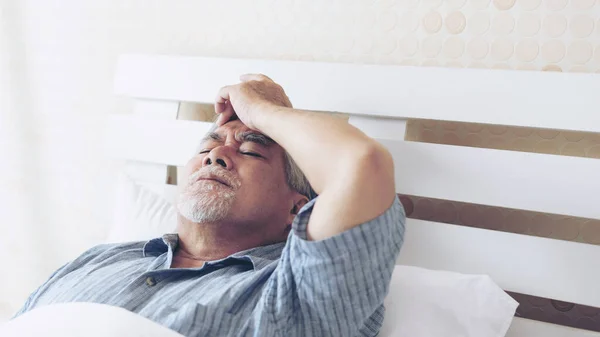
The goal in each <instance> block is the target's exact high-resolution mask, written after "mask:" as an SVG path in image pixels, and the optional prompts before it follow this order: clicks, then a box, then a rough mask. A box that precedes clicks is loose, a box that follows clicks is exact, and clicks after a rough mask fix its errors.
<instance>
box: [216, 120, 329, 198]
mask: <svg viewBox="0 0 600 337" xmlns="http://www.w3.org/2000/svg"><path fill="white" fill-rule="evenodd" d="M216 129H217V123H213V125H211V127H210V130H208V132H207V134H210V133H211V132H214V131H215V130H216ZM283 152H284V155H283V161H284V169H285V180H286V182H287V184H288V186H289V187H290V188H291V189H292V190H294V191H296V192H298V193H300V194H302V195H303V196H305V197H307V198H308V200H311V199H313V198H315V197H317V193H316V192H315V190H314V189H313V188H312V186H311V185H310V182H308V178H306V176H305V175H304V172H302V170H301V169H300V167H299V166H298V164H296V162H295V161H294V159H293V158H292V156H291V155H290V154H289V153H288V152H287V151H286V150H285V149H283Z"/></svg>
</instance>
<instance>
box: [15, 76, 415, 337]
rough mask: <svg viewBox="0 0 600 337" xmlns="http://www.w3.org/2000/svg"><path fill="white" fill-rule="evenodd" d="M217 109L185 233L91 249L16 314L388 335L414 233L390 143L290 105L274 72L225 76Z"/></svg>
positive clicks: (195, 167)
mask: <svg viewBox="0 0 600 337" xmlns="http://www.w3.org/2000/svg"><path fill="white" fill-rule="evenodd" d="M215 110H216V112H217V114H218V115H219V116H218V120H217V122H216V128H215V129H214V130H213V131H212V132H210V133H209V134H208V135H207V136H206V137H205V139H203V141H202V144H201V147H200V149H199V151H198V153H197V154H196V155H195V156H194V157H193V158H192V159H191V160H190V161H189V162H188V164H187V165H186V167H185V172H186V174H185V178H186V181H185V182H184V184H183V185H182V188H181V192H180V195H179V200H178V204H177V208H178V211H179V221H178V227H177V234H165V235H164V236H163V237H161V238H156V239H153V240H150V241H147V242H133V243H123V244H107V245H100V246H97V247H94V248H92V249H90V250H89V251H87V252H85V253H84V254H83V255H81V256H80V257H78V258H77V259H75V260H74V261H72V262H70V263H68V264H67V265H65V266H63V267H62V268H60V269H59V270H58V271H56V272H55V273H54V274H53V275H52V276H51V277H50V278H49V280H48V281H47V282H46V283H45V284H43V285H42V286H41V287H40V288H39V289H38V290H37V291H35V292H34V293H33V294H32V295H31V297H30V298H29V299H28V300H27V303H26V304H25V306H24V307H23V309H22V310H21V311H20V312H19V314H22V313H24V312H26V311H29V310H31V309H33V308H36V307H39V306H42V305H48V304H52V303H63V302H95V303H103V304H109V305H112V306H118V307H122V308H125V309H127V310H129V311H132V312H134V313H137V314H139V315H142V316H144V317H147V318H149V319H151V320H153V321H155V322H158V323H159V324H162V325H164V326H166V327H169V328H171V329H173V330H175V331H178V332H180V333H181V334H183V335H186V336H375V335H377V333H378V331H379V329H380V327H381V325H382V322H383V317H384V311H385V309H384V307H383V301H384V298H385V296H386V294H387V291H388V286H389V282H390V278H391V274H392V270H393V267H394V262H395V260H396V257H397V255H398V253H399V251H400V247H401V245H402V242H403V234H404V220H405V218H404V210H403V208H402V206H401V204H400V202H399V200H398V198H397V196H396V194H395V190H394V168H393V161H392V158H391V156H390V154H389V153H388V152H387V151H386V150H385V149H384V148H383V147H382V146H381V145H380V144H379V143H377V142H375V141H374V140H372V139H371V138H369V137H367V136H365V135H364V134H363V133H362V132H360V131H359V130H357V129H356V128H354V127H352V126H351V125H349V124H348V123H346V122H345V121H343V120H340V119H339V118H335V117H332V116H328V115H325V114H319V113H315V112H308V111H300V110H296V109H293V108H292V107H291V104H290V102H289V100H288V98H287V96H286V94H285V93H284V91H283V89H282V88H281V87H280V86H279V85H277V84H276V83H274V82H273V81H272V80H271V79H269V78H268V77H266V76H264V75H254V74H251V75H244V76H242V77H241V83H239V84H236V85H231V86H227V87H224V88H222V89H221V90H220V92H219V94H218V96H217V98H216V105H215ZM315 192H316V193H315ZM317 193H318V197H315V195H316V194H317ZM19 314H17V315H19Z"/></svg>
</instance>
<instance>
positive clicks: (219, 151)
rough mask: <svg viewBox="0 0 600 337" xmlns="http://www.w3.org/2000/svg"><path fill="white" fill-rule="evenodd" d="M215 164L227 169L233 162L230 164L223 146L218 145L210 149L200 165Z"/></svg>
mask: <svg viewBox="0 0 600 337" xmlns="http://www.w3.org/2000/svg"><path fill="white" fill-rule="evenodd" d="M215 164H216V165H220V166H222V167H223V168H224V169H228V170H230V169H231V168H232V166H233V164H232V162H231V160H230V159H229V157H227V156H226V154H225V149H224V146H219V147H216V148H214V149H212V150H211V151H210V152H209V153H208V154H207V155H206V157H204V160H203V162H202V166H208V165H215Z"/></svg>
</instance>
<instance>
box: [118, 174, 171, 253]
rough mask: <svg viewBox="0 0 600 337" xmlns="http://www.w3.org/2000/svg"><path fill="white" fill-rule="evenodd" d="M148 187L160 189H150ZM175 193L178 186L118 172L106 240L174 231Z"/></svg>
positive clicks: (151, 236)
mask: <svg viewBox="0 0 600 337" xmlns="http://www.w3.org/2000/svg"><path fill="white" fill-rule="evenodd" d="M151 188H154V189H161V190H160V191H152V190H150V189H151ZM157 192H158V193H157ZM176 195H177V186H174V185H160V186H159V185H154V186H153V185H151V184H145V185H142V184H139V183H137V182H135V181H134V180H133V179H132V178H131V177H129V176H127V175H126V174H121V175H120V176H119V178H118V184H117V197H116V205H115V211H114V215H113V224H112V227H111V229H110V231H109V234H108V238H107V242H129V241H144V240H150V239H153V238H157V237H160V236H162V235H163V234H165V233H174V232H175V229H176V227H177V211H176V210H175V208H174V206H173V202H174V198H175V196H176Z"/></svg>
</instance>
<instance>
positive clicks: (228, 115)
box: [215, 101, 235, 126]
mask: <svg viewBox="0 0 600 337" xmlns="http://www.w3.org/2000/svg"><path fill="white" fill-rule="evenodd" d="M223 105H224V106H225V108H224V109H223V110H222V111H221V112H217V114H219V117H218V119H217V126H222V125H223V124H225V123H227V122H229V121H230V120H232V119H235V111H234V110H233V106H231V102H230V101H227V102H225V103H223ZM215 112H216V111H215Z"/></svg>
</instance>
